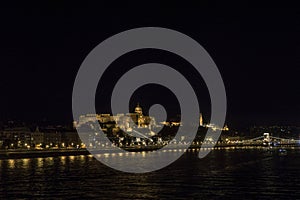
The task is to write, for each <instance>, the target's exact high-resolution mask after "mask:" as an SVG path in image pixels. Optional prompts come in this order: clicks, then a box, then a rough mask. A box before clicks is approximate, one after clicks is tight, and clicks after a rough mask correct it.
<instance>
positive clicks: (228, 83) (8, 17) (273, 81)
mask: <svg viewBox="0 0 300 200" xmlns="http://www.w3.org/2000/svg"><path fill="white" fill-rule="evenodd" d="M0 13H1V14H0V17H1V19H0V22H1V23H0V24H1V32H0V36H1V45H0V51H1V52H0V58H1V59H0V60H1V68H0V89H1V98H0V103H1V104H0V118H1V119H2V120H7V119H17V120H25V121H26V120H31V121H39V120H42V119H47V120H52V121H61V122H69V121H71V120H72V110H71V102H72V87H73V83H74V80H75V76H76V73H77V71H78V69H79V67H80V65H81V63H82V61H83V60H84V58H85V57H86V56H87V54H88V53H89V52H90V51H91V50H92V49H93V48H94V47H95V46H97V45H98V44H99V43H100V42H101V41H103V40H105V39H106V38H108V37H110V36H112V35H114V34H116V33H119V32H121V31H124V30H127V29H131V28H137V27H144V26H158V27H165V28H171V29H174V30H177V31H180V32H182V33H184V34H186V35H188V36H190V37H192V38H194V39H195V40H197V41H198V42H199V43H200V44H201V45H202V46H203V47H204V48H205V49H206V50H207V51H208V53H209V54H210V55H211V57H212V58H213V59H214V61H215V63H216V64H217V66H218V68H219V70H220V72H221V75H222V77H223V80H224V83H225V87H226V91H227V98H228V117H227V123H228V124H231V125H234V126H236V125H238V124H245V125H252V124H278V123H279V124H295V125H300V121H299V117H300V105H299V102H300V84H299V82H300V79H299V77H300V65H299V64H300V62H299V61H300V47H299V41H300V39H299V38H300V37H299V35H300V34H299V27H300V26H299V25H300V24H299V21H300V9H297V8H295V7H293V8H286V7H284V6H283V7H280V6H277V8H269V9H266V8H260V9H258V8H248V7H247V6H246V5H242V7H241V8H240V9H230V10H228V9H225V8H223V7H222V5H221V7H219V8H210V9H208V8H207V7H201V6H200V7H198V8H197V7H195V6H192V7H191V8H186V7H183V6H182V7H178V8H162V7H161V8H152V7H151V8H148V9H137V8H133V7H130V6H128V7H126V8H105V7H102V6H90V7H87V6H86V5H77V7H73V8H72V5H65V4H59V3H54V4H47V5H40V7H34V6H28V7H22V6H19V7H10V8H2V9H1V12H0ZM162 55H164V54H163V53H161V52H148V54H147V52H136V57H134V55H129V57H128V58H127V59H126V58H123V59H124V60H125V61H126V60H127V61H126V62H125V63H129V64H130V63H131V64H139V63H142V62H146V61H151V59H154V60H155V61H158V62H159V61H160V60H161V62H163V63H168V64H174V67H175V68H176V66H177V68H180V67H179V66H180V64H182V65H184V63H183V62H184V61H180V60H178V59H177V60H176V58H175V57H174V59H172V56H174V55H165V56H162ZM166 58H169V59H166ZM121 61H122V60H121ZM121 61H119V65H120V64H122V62H121ZM181 62H182V63H181ZM115 67H116V68H115V72H116V71H119V70H117V67H118V65H117V64H116V66H115ZM179 70H180V69H179ZM183 73H185V74H186V75H187V76H190V78H191V81H192V82H194V84H196V85H197V82H198V81H199V80H200V79H201V78H195V77H193V76H192V73H191V71H183ZM120 75H121V74H118V76H120ZM200 82H201V80H200V81H199V85H200V86H199V88H198V93H199V94H202V93H203V99H202V100H200V102H203V105H204V107H205V108H203V110H204V112H205V113H207V116H209V109H208V108H206V107H209V106H208V104H206V102H207V101H209V100H204V98H206V97H207V94H206V95H205V93H207V91H206V90H205V87H202V85H201V84H203V83H200ZM106 83H107V82H106ZM112 84H113V83H111V85H112ZM195 87H196V88H197V87H198V86H195ZM107 88H109V84H108V85H107ZM201 88H204V89H203V91H202V89H201ZM142 90H143V89H141V91H142ZM145 90H146V91H147V88H146V89H145V88H144V92H145ZM150 91H151V90H150ZM157 91H159V90H157ZM161 92H162V93H164V90H163V89H162V90H161ZM165 92H166V91H165ZM107 94H108V93H107ZM98 96H99V95H98ZM139 96H140V95H137V99H136V100H133V104H134V103H135V102H136V101H140V100H143V99H141V97H139ZM200 96H201V95H200ZM169 97H170V98H171V97H172V95H171V94H170V95H169ZM201 97H202V96H201ZM99 98H100V100H99V101H101V95H100V97H99ZM97 99H98V97H97ZM158 100H159V99H158V98H156V99H155V100H148V101H147V100H146V101H147V102H146V101H145V102H144V105H148V104H151V103H153V102H157V101H158ZM98 104H99V103H98ZM200 104H201V103H200ZM201 109H202V108H201ZM100 110H101V108H100ZM104 110H105V109H104Z"/></svg>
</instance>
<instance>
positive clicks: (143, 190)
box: [0, 149, 300, 199]
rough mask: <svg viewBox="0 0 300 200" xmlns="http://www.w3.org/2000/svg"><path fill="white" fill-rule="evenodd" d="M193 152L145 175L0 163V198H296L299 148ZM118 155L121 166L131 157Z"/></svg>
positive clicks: (87, 164) (71, 159) (48, 161)
mask: <svg viewBox="0 0 300 200" xmlns="http://www.w3.org/2000/svg"><path fill="white" fill-rule="evenodd" d="M166 153H170V154H171V153H176V152H166ZM197 153H198V152H197V151H192V150H190V151H187V152H186V153H185V154H184V155H183V156H182V157H181V158H180V159H179V160H177V161H176V162H174V163H173V164H171V165H169V166H168V167H166V168H164V169H161V170H159V171H155V172H151V173H146V174H129V173H124V172H119V171H116V170H113V169H110V168H108V167H107V166H105V165H103V164H101V163H100V162H99V161H97V160H96V159H95V158H94V157H93V156H91V155H82V156H60V157H47V158H24V159H8V160H0V174H1V176H0V185H1V186H0V199H10V198H12V199H80V198H81V199H224V198H226V199H228V198H231V199H283V198H291V199H299V198H300V192H299V189H300V170H299V167H300V158H299V156H300V150H299V149H288V154H287V155H286V156H278V154H277V153H276V152H275V153H270V152H269V151H266V150H265V149H216V150H213V151H212V152H211V153H210V154H209V155H208V156H207V157H205V158H203V159H199V158H197ZM105 156H107V157H108V158H109V157H110V156H111V159H113V156H116V155H105ZM122 156H123V162H124V165H126V156H134V155H131V154H130V155H122Z"/></svg>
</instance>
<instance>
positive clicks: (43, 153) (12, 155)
mask: <svg viewBox="0 0 300 200" xmlns="http://www.w3.org/2000/svg"><path fill="white" fill-rule="evenodd" d="M162 147H163V146H154V147H139V148H136V147H128V148H124V150H125V151H128V152H147V151H155V150H158V149H161V148H162ZM201 147H202V148H203V149H204V150H209V149H211V148H213V149H219V150H221V149H280V148H284V149H295V148H299V149H300V146H298V145H286V146H276V147H268V146H264V145H216V146H214V147H211V146H210V145H207V146H200V145H197V146H190V147H189V148H188V149H186V146H184V145H183V146H176V147H175V146H173V147H172V146H171V147H169V148H166V150H174V151H175V150H177V149H178V150H179V149H180V150H187V151H188V150H193V151H194V150H200V148H201ZM117 152H118V151H116V150H115V149H113V148H106V149H103V150H98V151H94V152H93V153H97V154H101V153H117ZM90 154H91V153H90V151H88V150H87V149H51V150H0V160H4V159H18V158H36V157H57V156H77V155H90Z"/></svg>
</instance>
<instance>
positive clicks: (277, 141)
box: [242, 133, 300, 146]
mask: <svg viewBox="0 0 300 200" xmlns="http://www.w3.org/2000/svg"><path fill="white" fill-rule="evenodd" d="M242 143H243V144H244V145H247V144H249V145H259V144H261V145H266V146H271V145H274V146H276V145H298V144H300V140H295V139H287V138H280V137H273V136H271V135H270V133H264V134H263V135H262V136H259V137H255V138H252V139H248V140H242Z"/></svg>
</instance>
